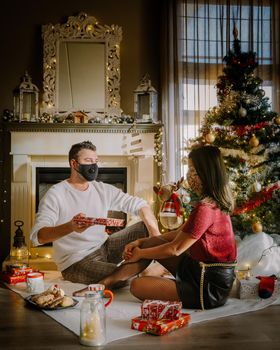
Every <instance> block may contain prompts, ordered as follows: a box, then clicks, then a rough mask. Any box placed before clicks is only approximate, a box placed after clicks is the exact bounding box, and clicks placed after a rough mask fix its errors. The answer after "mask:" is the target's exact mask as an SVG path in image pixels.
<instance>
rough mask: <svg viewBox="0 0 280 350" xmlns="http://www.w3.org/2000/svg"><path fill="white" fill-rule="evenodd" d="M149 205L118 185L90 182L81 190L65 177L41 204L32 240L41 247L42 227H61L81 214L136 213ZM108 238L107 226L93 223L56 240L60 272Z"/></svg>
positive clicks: (55, 251) (56, 253)
mask: <svg viewBox="0 0 280 350" xmlns="http://www.w3.org/2000/svg"><path fill="white" fill-rule="evenodd" d="M147 205H148V204H147V202H146V201H144V200H143V199H140V198H138V197H133V196H130V195H129V194H127V193H124V192H122V191H121V190H119V189H117V188H116V187H115V186H112V185H108V184H105V183H103V182H96V181H93V182H90V183H89V187H88V189H87V190H86V191H79V190H77V189H75V188H74V187H73V186H71V185H70V184H69V183H68V181H67V180H64V181H62V182H60V183H58V184H56V185H54V186H52V187H51V188H50V189H49V190H48V192H47V193H46V194H45V196H44V197H43V198H42V200H41V201H40V204H39V209H38V213H37V214H36V220H35V224H34V226H33V228H32V230H31V234H30V239H31V240H32V243H33V245H35V246H38V245H40V243H39V242H38V231H39V230H40V229H41V228H42V227H51V226H58V225H61V224H64V223H66V222H68V221H70V220H71V219H72V218H73V216H75V215H77V214H78V213H85V214H86V216H89V217H94V218H97V217H99V218H106V217H107V214H108V210H116V211H123V212H125V213H131V214H133V215H137V214H138V211H139V209H141V208H143V207H146V206H147ZM107 238H108V235H107V233H106V232H105V226H101V225H94V226H91V227H89V228H88V229H87V230H85V231H84V232H82V233H77V232H72V233H70V234H68V235H66V236H64V237H62V238H60V239H58V240H56V241H54V242H53V247H54V260H55V262H56V264H57V266H58V269H59V270H60V271H63V270H65V269H66V268H67V267H69V266H70V265H72V264H74V263H75V262H77V261H80V260H81V259H83V258H84V257H85V256H87V255H88V254H90V253H92V252H94V251H95V250H96V249H98V248H99V247H100V246H101V245H102V244H103V243H104V242H105V241H106V240H107Z"/></svg>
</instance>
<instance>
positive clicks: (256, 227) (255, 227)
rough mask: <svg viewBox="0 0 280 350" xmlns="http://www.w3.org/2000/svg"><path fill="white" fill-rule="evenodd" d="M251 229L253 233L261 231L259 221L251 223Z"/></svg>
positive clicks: (261, 227)
mask: <svg viewBox="0 0 280 350" xmlns="http://www.w3.org/2000/svg"><path fill="white" fill-rule="evenodd" d="M252 230H253V232H254V233H261V232H263V226H262V223H261V222H260V221H256V222H254V223H253V224H252Z"/></svg>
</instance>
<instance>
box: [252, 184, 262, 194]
mask: <svg viewBox="0 0 280 350" xmlns="http://www.w3.org/2000/svg"><path fill="white" fill-rule="evenodd" d="M253 189H254V191H255V192H260V191H261V189H262V185H261V184H260V183H259V182H258V181H256V182H255V183H254V184H253Z"/></svg>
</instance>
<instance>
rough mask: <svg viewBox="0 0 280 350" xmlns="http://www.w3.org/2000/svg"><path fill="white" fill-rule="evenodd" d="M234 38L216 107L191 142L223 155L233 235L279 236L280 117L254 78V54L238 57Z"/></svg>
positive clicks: (209, 113) (220, 80)
mask: <svg viewBox="0 0 280 350" xmlns="http://www.w3.org/2000/svg"><path fill="white" fill-rule="evenodd" d="M233 35H234V43H233V50H230V51H229V52H228V54H227V56H225V57H224V62H225V63H226V65H225V67H224V69H223V74H222V75H221V76H219V77H218V82H217V85H216V87H217V97H218V102H219V105H218V106H216V107H213V108H211V109H210V110H208V111H207V113H206V115H205V119H204V123H203V125H202V128H201V133H202V136H201V137H199V138H198V139H196V140H193V141H194V143H195V144H197V143H203V144H205V145H207V144H212V145H215V146H218V147H219V148H220V149H221V151H222V153H223V155H224V158H225V161H226V165H227V168H228V172H229V176H230V184H231V186H232V190H233V193H234V194H235V200H236V209H235V211H234V214H233V216H232V222H233V227H234V231H235V233H236V234H239V235H240V236H241V237H243V236H244V235H245V234H250V233H253V232H262V231H264V232H266V233H280V227H279V213H280V190H279V188H280V181H279V180H280V179H279V175H280V173H279V169H280V126H279V124H280V117H279V116H277V113H275V112H273V111H272V110H271V106H270V103H269V98H268V97H266V96H265V92H264V90H263V89H262V87H261V84H262V79H260V78H259V77H257V76H255V74H254V71H255V69H256V68H257V66H258V63H257V60H256V54H255V53H254V52H251V51H250V52H242V51H241V45H240V41H239V40H238V38H237V37H238V32H237V29H236V28H235V29H234V32H233Z"/></svg>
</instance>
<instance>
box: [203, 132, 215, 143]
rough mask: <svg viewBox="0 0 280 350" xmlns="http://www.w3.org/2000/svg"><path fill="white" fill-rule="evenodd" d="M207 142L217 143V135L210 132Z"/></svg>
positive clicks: (206, 138)
mask: <svg viewBox="0 0 280 350" xmlns="http://www.w3.org/2000/svg"><path fill="white" fill-rule="evenodd" d="M204 138H205V141H206V142H208V143H213V142H214V141H215V135H214V134H213V133H212V132H211V131H210V132H209V133H208V134H206V135H205V137H204Z"/></svg>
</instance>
